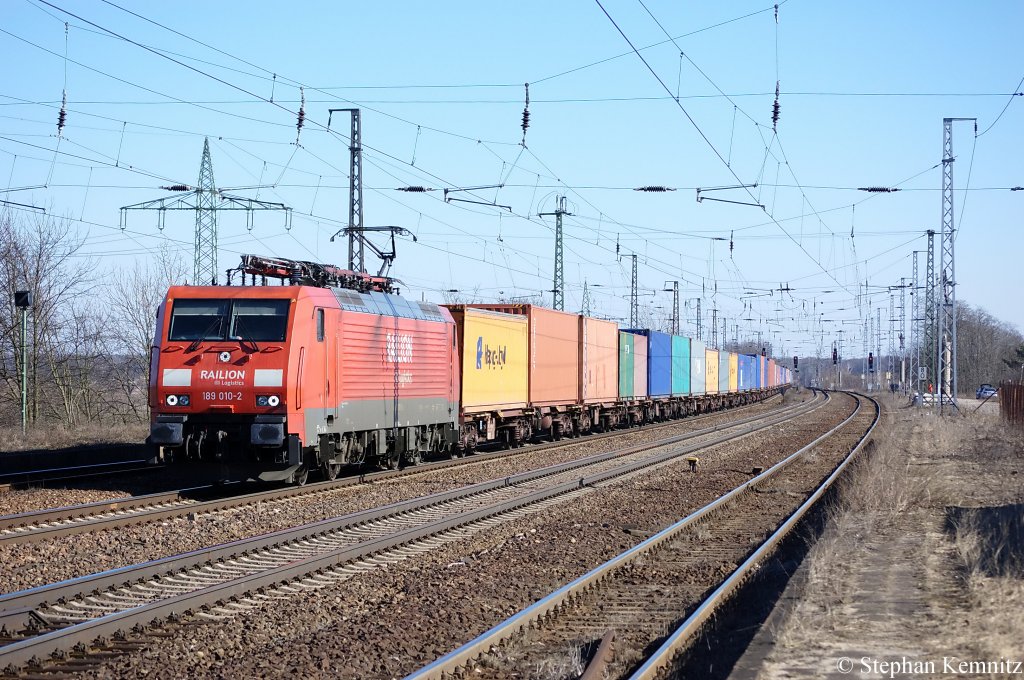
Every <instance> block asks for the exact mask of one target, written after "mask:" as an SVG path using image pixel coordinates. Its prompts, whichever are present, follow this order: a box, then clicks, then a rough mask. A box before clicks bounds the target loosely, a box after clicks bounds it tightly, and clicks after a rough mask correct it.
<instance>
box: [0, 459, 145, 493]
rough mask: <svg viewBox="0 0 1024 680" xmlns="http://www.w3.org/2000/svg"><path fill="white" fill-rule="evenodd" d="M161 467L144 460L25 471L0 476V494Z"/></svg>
mask: <svg viewBox="0 0 1024 680" xmlns="http://www.w3.org/2000/svg"><path fill="white" fill-rule="evenodd" d="M163 467H164V466H162V465H152V464H150V463H149V461H148V460H146V459H142V458H139V459H135V460H124V461H117V462H112V463H96V464H93V465H73V466H68V467H56V468H47V469H40V470H25V471H22V472H9V473H4V474H0V492H2V491H9V490H11V489H14V488H17V487H27V486H33V487H40V486H48V485H49V484H51V483H54V482H75V481H78V480H80V479H92V478H95V477H109V476H112V475H123V474H129V473H139V472H143V473H146V472H156V471H158V470H161V469H163Z"/></svg>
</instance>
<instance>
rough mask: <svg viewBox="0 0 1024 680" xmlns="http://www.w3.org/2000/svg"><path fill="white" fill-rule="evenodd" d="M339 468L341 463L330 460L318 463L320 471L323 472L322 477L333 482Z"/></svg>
mask: <svg viewBox="0 0 1024 680" xmlns="http://www.w3.org/2000/svg"><path fill="white" fill-rule="evenodd" d="M340 470H341V463H332V462H330V461H326V460H325V461H324V462H323V463H322V464H321V465H320V471H321V472H323V473H324V479H326V480H327V481H328V482H333V481H334V480H335V479H337V478H338V472H339V471H340Z"/></svg>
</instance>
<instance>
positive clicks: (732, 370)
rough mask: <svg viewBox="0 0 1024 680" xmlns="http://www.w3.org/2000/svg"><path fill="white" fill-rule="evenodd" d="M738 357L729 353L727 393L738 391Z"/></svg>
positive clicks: (733, 353)
mask: <svg viewBox="0 0 1024 680" xmlns="http://www.w3.org/2000/svg"><path fill="white" fill-rule="evenodd" d="M739 381H740V355H738V354H736V353H735V352H729V391H730V392H739V391H740V382H739Z"/></svg>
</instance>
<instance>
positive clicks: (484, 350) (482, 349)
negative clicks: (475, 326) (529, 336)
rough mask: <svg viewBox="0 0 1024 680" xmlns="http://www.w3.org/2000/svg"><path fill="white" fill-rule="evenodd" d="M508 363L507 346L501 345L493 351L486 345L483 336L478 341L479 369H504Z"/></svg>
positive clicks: (477, 365) (477, 362) (477, 363)
mask: <svg viewBox="0 0 1024 680" xmlns="http://www.w3.org/2000/svg"><path fill="white" fill-rule="evenodd" d="M506 361H508V347H507V346H505V345H501V346H500V347H496V348H494V349H491V346H490V345H487V344H485V343H484V338H483V336H482V335H481V336H480V337H478V338H477V339H476V367H477V368H478V369H480V368H483V367H484V366H486V367H487V368H503V367H504V366H505V362H506Z"/></svg>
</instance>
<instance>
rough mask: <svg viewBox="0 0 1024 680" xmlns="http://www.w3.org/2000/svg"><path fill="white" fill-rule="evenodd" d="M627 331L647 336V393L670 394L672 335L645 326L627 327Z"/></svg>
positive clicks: (651, 394) (661, 395) (651, 395)
mask: <svg viewBox="0 0 1024 680" xmlns="http://www.w3.org/2000/svg"><path fill="white" fill-rule="evenodd" d="M626 332H627V333H632V334H633V335H643V336H645V337H646V338H647V395H648V396H650V397H667V396H669V395H671V394H672V336H671V335H669V334H668V333H662V332H660V331H652V330H647V329H646V328H627V329H626Z"/></svg>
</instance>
